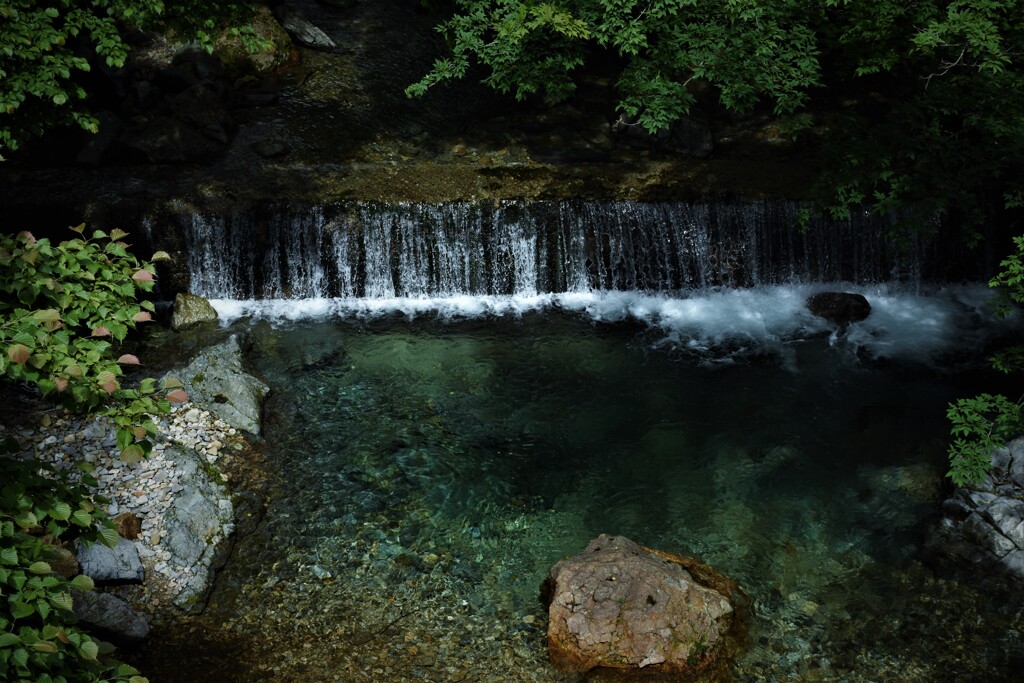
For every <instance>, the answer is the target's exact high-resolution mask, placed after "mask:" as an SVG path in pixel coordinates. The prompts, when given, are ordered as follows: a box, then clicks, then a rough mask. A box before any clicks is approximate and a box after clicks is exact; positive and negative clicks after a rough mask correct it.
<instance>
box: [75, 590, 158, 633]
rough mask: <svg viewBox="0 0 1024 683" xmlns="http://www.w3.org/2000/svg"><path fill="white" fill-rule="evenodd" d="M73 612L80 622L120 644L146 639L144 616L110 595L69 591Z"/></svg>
mask: <svg viewBox="0 0 1024 683" xmlns="http://www.w3.org/2000/svg"><path fill="white" fill-rule="evenodd" d="M73 597H74V612H75V616H76V617H78V619H79V620H80V621H83V622H85V623H86V624H90V625H91V626H93V627H95V628H97V629H100V630H102V631H104V632H105V633H107V634H109V635H110V636H113V637H114V638H118V639H121V640H128V641H139V640H142V639H144V638H145V637H146V636H148V635H149V622H148V621H147V620H146V616H145V615H144V614H142V613H140V612H137V611H135V610H134V609H132V608H131V606H130V605H129V604H128V603H127V602H125V601H124V600H122V599H121V598H119V597H117V596H116V595H111V594H110V593H98V592H95V591H73Z"/></svg>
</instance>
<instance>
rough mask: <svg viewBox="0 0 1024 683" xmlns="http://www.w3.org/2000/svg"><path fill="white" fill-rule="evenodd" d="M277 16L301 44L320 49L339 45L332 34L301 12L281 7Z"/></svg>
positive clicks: (293, 37) (328, 48)
mask: <svg viewBox="0 0 1024 683" xmlns="http://www.w3.org/2000/svg"><path fill="white" fill-rule="evenodd" d="M277 16H278V18H279V19H280V20H281V25H282V26H284V29H285V30H286V31H288V34H289V35H290V36H291V37H292V39H293V40H295V42H297V43H299V44H300V45H304V46H306V47H312V48H316V49H319V50H330V49H333V48H335V47H337V45H335V43H334V41H333V40H331V38H330V36H328V35H327V34H326V33H324V32H323V31H322V30H321V29H320V28H319V27H317V26H315V25H314V24H313V23H312V22H311V21H309V20H308V19H306V18H305V17H304V16H302V15H301V14H299V13H297V12H295V11H293V10H289V9H287V8H285V7H281V8H279V9H278V12H277Z"/></svg>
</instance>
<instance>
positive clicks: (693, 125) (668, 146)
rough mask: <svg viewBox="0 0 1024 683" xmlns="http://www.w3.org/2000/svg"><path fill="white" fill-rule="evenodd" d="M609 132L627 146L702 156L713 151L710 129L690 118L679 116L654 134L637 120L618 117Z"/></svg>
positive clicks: (713, 145) (706, 155)
mask: <svg viewBox="0 0 1024 683" xmlns="http://www.w3.org/2000/svg"><path fill="white" fill-rule="evenodd" d="M612 131H613V132H615V133H616V134H618V136H619V139H620V140H621V141H622V142H623V143H625V144H627V145H629V146H630V147H640V148H645V149H651V150H660V151H665V152H672V153H675V154H682V155H685V156H691V157H696V158H698V159H705V158H707V157H709V156H711V153H712V152H713V151H714V150H715V139H714V135H712V133H711V129H710V128H708V127H707V126H705V125H704V124H703V123H700V122H699V121H694V120H693V119H685V118H684V119H680V120H679V121H676V122H675V123H673V124H672V125H671V126H670V127H668V128H664V129H662V130H660V131H658V132H657V133H649V132H648V131H647V130H646V129H645V128H644V127H643V126H641V125H640V124H639V122H637V121H636V120H628V119H624V118H620V119H619V120H618V121H616V122H615V124H614V125H613V126H612Z"/></svg>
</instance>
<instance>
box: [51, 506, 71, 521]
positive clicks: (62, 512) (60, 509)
mask: <svg viewBox="0 0 1024 683" xmlns="http://www.w3.org/2000/svg"><path fill="white" fill-rule="evenodd" d="M50 516H51V517H53V518H54V519H56V520H59V521H61V522H66V521H67V520H68V517H70V516H71V506H70V505H68V504H67V503H65V502H64V501H58V502H56V503H54V504H53V507H52V508H50Z"/></svg>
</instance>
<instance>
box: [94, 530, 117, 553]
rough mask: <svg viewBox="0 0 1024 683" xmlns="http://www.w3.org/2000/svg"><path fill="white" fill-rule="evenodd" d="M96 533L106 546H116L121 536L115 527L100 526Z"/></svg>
mask: <svg viewBox="0 0 1024 683" xmlns="http://www.w3.org/2000/svg"><path fill="white" fill-rule="evenodd" d="M97 535H98V536H99V538H100V543H102V544H103V545H105V546H107V547H108V548H116V547H117V544H118V543H120V542H121V536H120V534H118V533H117V529H111V528H110V527H101V528H100V530H99V531H98V532H97Z"/></svg>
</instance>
